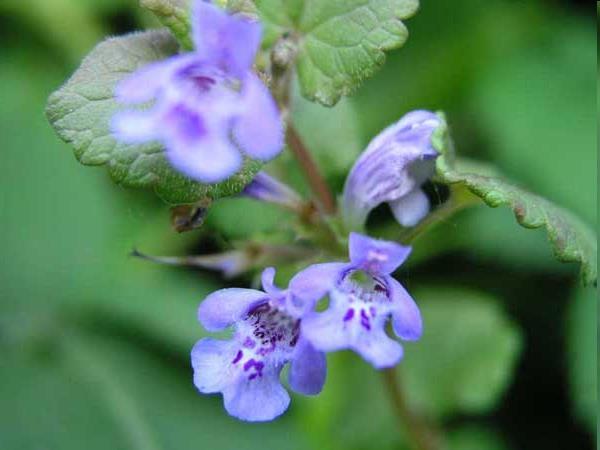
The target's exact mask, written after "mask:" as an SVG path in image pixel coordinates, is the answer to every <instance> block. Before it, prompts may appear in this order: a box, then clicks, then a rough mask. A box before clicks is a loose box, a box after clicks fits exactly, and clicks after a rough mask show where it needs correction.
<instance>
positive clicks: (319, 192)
mask: <svg viewBox="0 0 600 450" xmlns="http://www.w3.org/2000/svg"><path fill="white" fill-rule="evenodd" d="M287 141H288V145H289V147H290V149H291V150H292V153H293V154H294V156H295V157H296V160H297V161H298V164H300V167H301V168H302V171H303V172H304V175H305V177H306V179H307V181H308V184H309V185H310V188H311V190H312V191H313V194H314V196H315V198H316V200H317V203H318V204H319V206H320V208H321V210H322V212H323V213H325V214H326V215H333V214H335V209H336V207H335V200H334V197H333V194H332V193H331V191H330V190H329V187H328V186H327V183H326V182H325V178H323V175H322V174H321V172H320V171H319V168H318V166H317V164H316V163H315V160H314V159H313V157H312V155H311V154H310V152H309V151H308V149H307V148H306V146H305V145H304V143H303V142H302V139H301V138H300V135H299V134H298V132H297V131H296V129H295V128H294V126H293V125H292V124H291V123H290V124H288V128H287Z"/></svg>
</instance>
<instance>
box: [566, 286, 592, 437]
mask: <svg viewBox="0 0 600 450" xmlns="http://www.w3.org/2000/svg"><path fill="white" fill-rule="evenodd" d="M572 297H573V298H572V299H571V302H570V305H569V312H568V316H567V351H568V353H567V360H568V362H569V365H568V367H569V376H570V385H571V386H570V387H571V398H572V401H573V405H574V409H575V414H576V416H577V417H578V419H579V420H580V421H581V422H582V423H584V424H585V425H586V426H587V427H588V429H589V431H590V432H591V433H594V431H595V427H596V423H597V422H596V416H597V409H598V403H597V401H596V399H597V392H598V379H597V374H598V350H597V342H598V303H597V297H598V292H597V290H596V289H592V288H583V287H579V288H578V289H577V290H576V291H575V292H574V295H573V296H572Z"/></svg>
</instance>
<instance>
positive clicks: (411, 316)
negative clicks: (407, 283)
mask: <svg viewBox="0 0 600 450" xmlns="http://www.w3.org/2000/svg"><path fill="white" fill-rule="evenodd" d="M387 281H388V284H389V286H390V288H391V299H392V303H393V305H394V308H393V310H392V326H393V329H394V333H396V335H397V336H398V337H399V338H400V339H404V340H405V341H416V340H418V339H419V338H420V337H421V335H422V334H423V320H422V319H421V312H420V311H419V308H418V307H417V305H416V303H415V301H414V300H413V298H412V297H411V296H410V294H409V293H408V292H406V289H404V287H403V286H402V285H401V284H400V283H399V282H398V281H396V280H394V279H393V278H392V277H389V278H388V280H387Z"/></svg>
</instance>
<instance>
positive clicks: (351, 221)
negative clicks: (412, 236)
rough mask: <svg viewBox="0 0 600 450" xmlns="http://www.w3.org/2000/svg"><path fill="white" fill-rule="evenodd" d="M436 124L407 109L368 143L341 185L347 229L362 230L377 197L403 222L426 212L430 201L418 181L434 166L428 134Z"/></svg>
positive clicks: (431, 117)
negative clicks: (397, 119) (406, 111)
mask: <svg viewBox="0 0 600 450" xmlns="http://www.w3.org/2000/svg"><path fill="white" fill-rule="evenodd" d="M440 123H441V122H440V119H439V117H438V116H437V115H435V114H434V113H432V112H429V111H413V112H410V113H408V114H406V115H405V116H404V117H402V118H401V119H400V120H399V121H398V122H397V123H395V124H393V125H391V126H389V127H388V128H386V129H385V130H383V131H382V132H381V133H380V134H379V135H377V136H376V137H375V138H374V139H373V140H372V141H371V142H370V143H369V145H368V146H367V149H366V150H365V151H364V152H363V153H362V154H361V155H360V157H359V158H358V160H357V161H356V163H355V164H354V166H353V167H352V170H351V171H350V173H349V174H348V177H347V178H346V184H345V186H344V194H343V199H342V213H343V216H344V221H345V222H346V224H347V225H348V227H349V228H350V229H353V230H360V229H362V228H363V226H364V224H365V222H366V220H367V216H368V215H369V212H370V211H371V210H372V209H373V208H375V207H376V206H378V205H379V204H381V203H383V202H387V203H388V204H389V205H390V207H391V209H392V213H393V214H394V216H395V218H396V220H397V221H398V222H399V223H400V224H401V225H404V226H414V225H416V224H417V223H418V222H420V221H421V220H422V219H423V217H425V216H426V215H427V213H428V212H429V208H430V205H429V200H428V199H427V196H426V195H425V193H424V192H423V191H422V190H421V185H422V184H423V183H425V181H427V180H428V179H429V178H430V177H431V176H432V175H433V173H434V171H435V158H436V157H437V156H438V153H437V152H436V151H435V149H434V148H433V146H432V143H431V135H432V133H433V131H434V130H435V129H436V128H437V127H438V126H439V125H440Z"/></svg>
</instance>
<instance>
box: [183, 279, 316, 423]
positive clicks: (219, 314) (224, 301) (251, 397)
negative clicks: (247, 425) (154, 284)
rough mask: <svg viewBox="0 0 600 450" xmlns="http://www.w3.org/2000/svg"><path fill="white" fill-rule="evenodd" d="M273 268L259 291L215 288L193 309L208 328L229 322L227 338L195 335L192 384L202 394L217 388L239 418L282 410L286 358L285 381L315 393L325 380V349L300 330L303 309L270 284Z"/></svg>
mask: <svg viewBox="0 0 600 450" xmlns="http://www.w3.org/2000/svg"><path fill="white" fill-rule="evenodd" d="M274 276H275V270H274V269H273V268H268V269H265V270H264V272H263V275H262V282H263V289H264V290H265V292H263V291H258V290H254V289H236V288H230V289H221V290H219V291H217V292H214V293H212V294H211V295H209V296H208V297H207V298H206V299H205V300H204V301H203V302H202V303H201V304H200V308H199V310H198V319H199V320H200V323H201V324H202V325H203V326H204V327H205V328H206V329H207V330H208V331H222V330H224V329H226V328H228V327H229V326H231V325H234V326H235V333H234V336H233V338H232V339H231V340H229V341H225V340H217V339H212V338H205V339H201V340H200V341H198V343H196V345H195V346H194V348H193V350H192V366H193V368H194V384H195V385H196V387H197V388H198V390H199V391H200V392H202V393H205V394H211V393H217V392H220V393H222V394H223V400H224V404H225V409H226V410H227V412H228V413H229V414H230V415H232V416H234V417H237V418H238V419H241V420H247V421H267V420H272V419H274V418H275V417H277V416H279V415H280V414H282V413H283V412H284V411H285V410H286V409H287V407H288V405H289V402H290V397H289V394H288V392H287V391H286V390H285V389H284V388H283V386H282V385H281V381H280V379H279V377H280V372H281V369H282V368H283V366H284V365H285V364H287V363H290V371H289V384H290V387H291V388H292V389H293V390H294V391H296V392H298V393H302V394H306V395H314V394H318V393H319V392H320V391H321V389H322V387H323V384H324V382H325V375H326V361H325V355H324V354H323V353H322V352H319V351H317V350H315V349H314V347H313V346H312V345H311V344H310V343H308V342H307V341H306V340H305V339H304V338H303V337H302V336H301V334H300V325H301V316H302V314H303V310H302V309H301V308H300V309H299V308H298V307H297V305H295V306H292V305H290V302H291V298H290V296H289V295H288V294H289V292H288V291H284V290H280V289H278V288H277V287H275V285H274V284H273V278H274Z"/></svg>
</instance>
